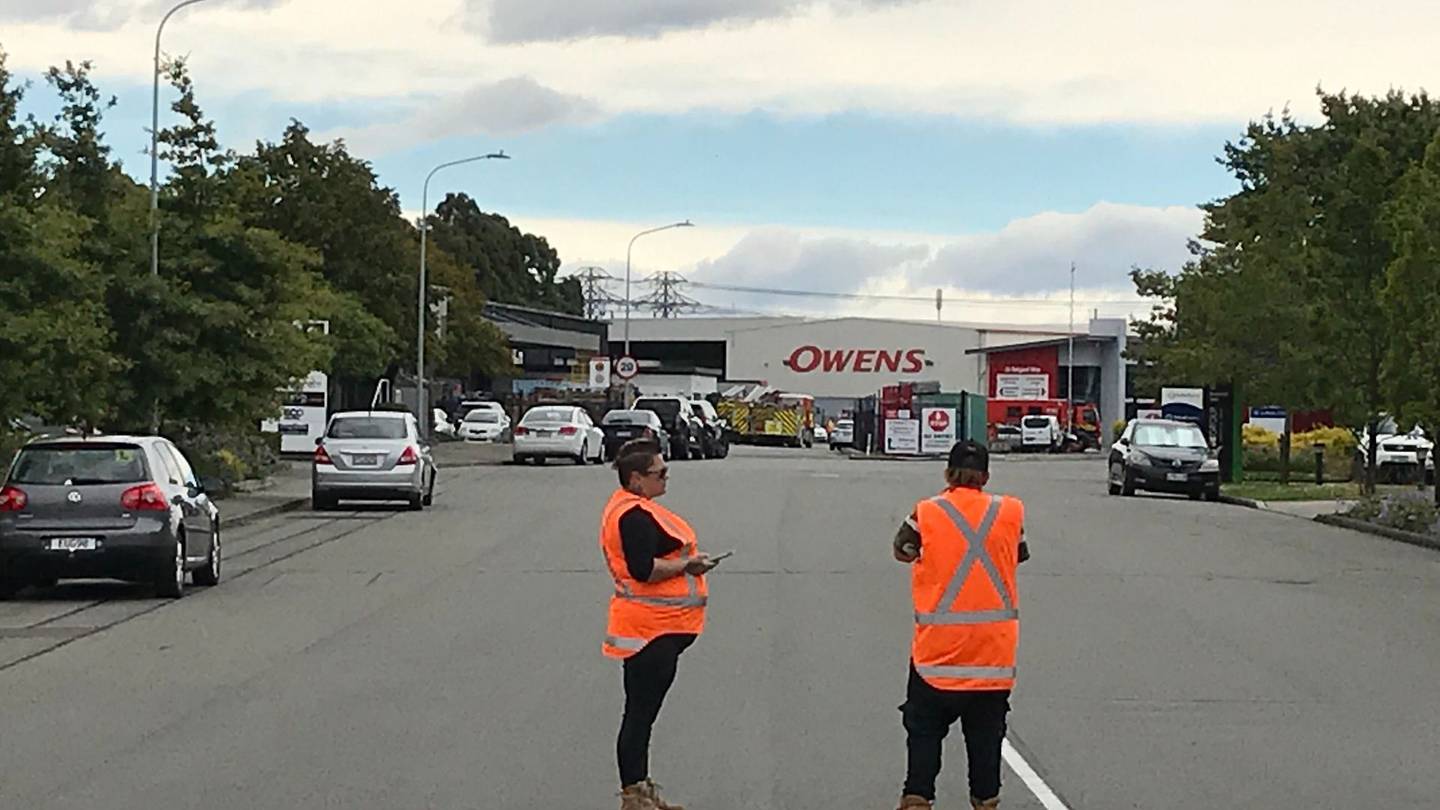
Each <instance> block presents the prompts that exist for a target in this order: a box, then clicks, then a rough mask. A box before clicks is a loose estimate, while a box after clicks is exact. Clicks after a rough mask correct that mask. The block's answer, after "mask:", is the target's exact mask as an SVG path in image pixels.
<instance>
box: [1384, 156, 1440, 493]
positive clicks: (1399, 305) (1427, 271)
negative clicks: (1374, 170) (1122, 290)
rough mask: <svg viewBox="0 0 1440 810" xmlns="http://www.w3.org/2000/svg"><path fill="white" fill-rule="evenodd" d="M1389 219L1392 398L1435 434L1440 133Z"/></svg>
mask: <svg viewBox="0 0 1440 810" xmlns="http://www.w3.org/2000/svg"><path fill="white" fill-rule="evenodd" d="M1383 222H1384V226H1385V230H1386V238H1387V240H1388V241H1389V242H1390V244H1392V245H1393V246H1394V248H1395V257H1394V259H1393V260H1392V261H1391V262H1390V265H1389V267H1388V268H1387V269H1386V278H1385V286H1384V288H1383V291H1382V294H1381V297H1380V303H1381V306H1382V307H1383V308H1384V311H1385V317H1386V320H1387V325H1388V327H1389V335H1390V338H1389V343H1388V353H1387V355H1386V363H1385V371H1384V375H1383V376H1384V379H1383V385H1384V387H1385V393H1386V399H1387V400H1388V401H1389V402H1390V403H1392V406H1393V408H1394V410H1395V413H1396V415H1397V416H1398V417H1401V418H1405V419H1414V420H1416V421H1418V422H1419V423H1420V424H1421V425H1423V426H1424V427H1425V428H1426V430H1427V432H1428V434H1429V435H1430V437H1431V438H1432V439H1433V438H1434V437H1436V436H1440V364H1437V363H1436V358H1440V133H1437V134H1436V136H1435V138H1434V139H1433V140H1432V141H1431V142H1430V145H1429V147H1428V148H1427V149H1426V151H1425V159H1424V161H1423V162H1422V163H1420V164H1417V165H1415V166H1412V167H1411V168H1410V170H1409V171H1408V172H1406V173H1405V176H1404V177H1403V178H1402V179H1401V181H1400V184H1399V188H1398V190H1397V192H1396V194H1395V196H1394V198H1393V199H1392V200H1391V201H1390V202H1389V203H1388V204H1387V205H1386V206H1385V210H1384V213H1383ZM1436 501H1437V503H1440V488H1437V490H1436Z"/></svg>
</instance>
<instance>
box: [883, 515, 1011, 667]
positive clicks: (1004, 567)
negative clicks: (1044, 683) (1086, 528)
mask: <svg viewBox="0 0 1440 810" xmlns="http://www.w3.org/2000/svg"><path fill="white" fill-rule="evenodd" d="M915 518H916V523H917V524H918V525H917V527H916V528H917V530H918V531H919V532H920V547H921V552H920V559H918V560H916V561H915V562H914V563H913V565H912V568H913V570H912V571H911V586H910V587H911V593H912V595H913V597H914V601H915V638H914V641H913V643H912V645H911V658H912V660H913V661H914V663H915V671H916V673H918V674H919V675H920V677H921V678H924V679H925V682H926V683H928V684H930V685H931V686H933V687H935V688H936V689H946V690H951V691H973V690H982V689H1012V688H1014V686H1015V651H1016V648H1017V647H1018V646H1019V644H1020V610H1019V608H1020V594H1019V592H1018V591H1017V589H1016V587H1015V569H1016V567H1017V566H1018V565H1019V554H1020V539H1021V534H1022V531H1023V526H1024V521H1025V507H1024V505H1023V504H1021V503H1020V501H1019V500H1018V499H1016V498H1010V497H1006V496H1003V495H1001V496H993V495H986V494H985V493H983V492H981V491H979V490H976V489H968V488H964V487H956V488H954V489H950V490H947V491H946V492H944V493H941V494H940V495H937V496H935V497H934V498H930V499H928V500H924V501H921V502H920V503H919V504H918V505H917V506H916V507H915Z"/></svg>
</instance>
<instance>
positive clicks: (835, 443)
mask: <svg viewBox="0 0 1440 810" xmlns="http://www.w3.org/2000/svg"><path fill="white" fill-rule="evenodd" d="M854 444H855V420H854V419H841V420H838V421H837V422H836V423H835V430H834V431H832V432H831V433H830V449H831V450H843V449H845V448H847V447H850V446H852V445H854Z"/></svg>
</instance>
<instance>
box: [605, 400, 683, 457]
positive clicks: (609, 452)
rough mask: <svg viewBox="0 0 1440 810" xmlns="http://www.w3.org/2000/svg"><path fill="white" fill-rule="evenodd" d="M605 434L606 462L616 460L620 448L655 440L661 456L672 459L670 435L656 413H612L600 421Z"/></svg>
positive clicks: (622, 411)
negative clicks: (644, 440) (630, 442)
mask: <svg viewBox="0 0 1440 810" xmlns="http://www.w3.org/2000/svg"><path fill="white" fill-rule="evenodd" d="M600 429H601V430H603V431H604V432H605V460H606V461H610V460H612V459H614V458H615V454H616V453H617V452H618V451H619V450H620V446H621V445H623V444H625V443H626V442H628V441H634V440H635V439H653V440H654V441H655V442H656V443H657V444H659V445H660V455H661V456H663V457H664V458H666V459H669V458H670V434H669V433H666V432H665V426H664V425H662V424H660V417H659V416H658V415H656V413H655V412H654V411H624V410H620V411H611V412H609V413H607V414H605V417H604V418H603V419H601V420H600Z"/></svg>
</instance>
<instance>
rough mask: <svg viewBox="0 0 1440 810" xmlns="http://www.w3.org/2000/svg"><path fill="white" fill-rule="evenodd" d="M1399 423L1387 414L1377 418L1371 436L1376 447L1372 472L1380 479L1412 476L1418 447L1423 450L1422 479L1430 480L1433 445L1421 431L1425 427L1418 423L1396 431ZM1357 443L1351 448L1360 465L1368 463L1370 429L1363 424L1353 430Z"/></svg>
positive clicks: (1418, 466)
mask: <svg viewBox="0 0 1440 810" xmlns="http://www.w3.org/2000/svg"><path fill="white" fill-rule="evenodd" d="M1399 431H1400V429H1399V426H1398V425H1397V424H1396V423H1395V420H1394V419H1393V418H1391V417H1388V416H1387V417H1385V418H1384V419H1382V420H1381V422H1380V426H1379V432H1378V433H1377V434H1376V436H1375V440H1376V445H1377V449H1376V451H1375V468H1376V474H1377V475H1378V477H1379V478H1380V480H1381V481H1388V482H1397V481H1406V480H1412V481H1413V480H1416V478H1415V476H1416V475H1417V474H1418V473H1419V468H1420V451H1421V450H1424V451H1425V471H1424V475H1425V480H1426V481H1427V482H1429V481H1433V480H1434V478H1435V458H1434V453H1435V445H1434V443H1433V442H1431V441H1430V439H1429V438H1428V437H1426V435H1425V431H1424V430H1423V429H1421V428H1419V427H1416V428H1415V429H1413V430H1411V431H1410V432H1409V433H1401V432H1399ZM1357 434H1358V440H1359V441H1358V444H1357V446H1356V450H1355V452H1356V453H1357V454H1358V455H1359V458H1360V464H1361V465H1362V467H1363V466H1364V465H1365V464H1368V463H1369V458H1370V432H1369V431H1368V430H1366V429H1364V428H1362V429H1361V430H1359V431H1357Z"/></svg>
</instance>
